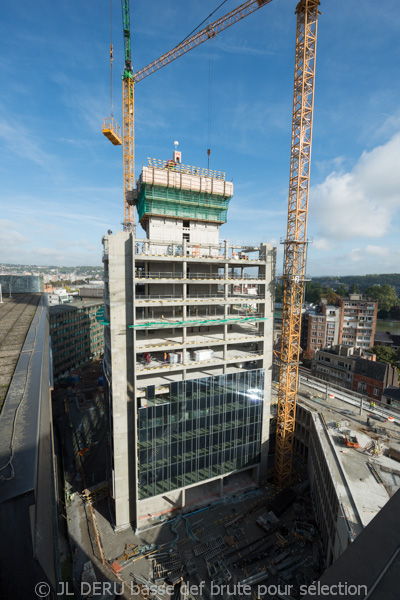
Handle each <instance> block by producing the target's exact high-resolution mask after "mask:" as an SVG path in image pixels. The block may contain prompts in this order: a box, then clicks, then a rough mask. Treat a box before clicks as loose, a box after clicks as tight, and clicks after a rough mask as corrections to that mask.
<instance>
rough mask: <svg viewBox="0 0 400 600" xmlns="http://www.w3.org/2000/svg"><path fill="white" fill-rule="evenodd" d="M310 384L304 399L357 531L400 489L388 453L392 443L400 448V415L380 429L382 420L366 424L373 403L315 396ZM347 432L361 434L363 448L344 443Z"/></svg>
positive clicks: (301, 397) (397, 472)
mask: <svg viewBox="0 0 400 600" xmlns="http://www.w3.org/2000/svg"><path fill="white" fill-rule="evenodd" d="M307 389H310V388H309V387H307V386H306V385H301V386H300V394H299V402H300V404H302V405H303V406H306V407H307V408H308V409H309V410H311V412H312V415H313V420H314V422H315V424H316V428H317V431H318V432H319V437H320V440H321V443H322V445H323V448H324V453H325V457H326V460H327V465H328V468H329V469H330V471H331V473H332V474H333V476H334V480H335V487H336V490H337V492H338V496H339V498H340V500H341V502H342V504H343V506H344V508H345V513H346V515H347V517H348V520H349V523H350V524H351V529H352V530H353V533H354V535H358V534H359V533H360V532H361V531H362V530H363V528H365V527H366V526H367V525H368V523H369V522H370V521H371V520H372V519H373V518H374V516H375V515H376V514H377V513H378V512H379V511H380V509H381V508H382V507H383V506H384V505H385V504H386V503H387V502H388V500H389V499H390V498H391V497H392V496H393V495H394V493H395V492H396V491H397V490H398V489H399V488H400V465H399V464H398V463H397V462H396V461H395V460H394V459H392V458H390V457H389V456H385V451H386V449H388V448H389V447H390V448H393V449H394V450H396V451H399V449H400V431H399V424H400V420H399V419H398V418H396V419H395V420H394V421H392V422H385V423H384V427H382V428H381V430H380V433H379V434H377V433H374V431H373V429H374V428H375V429H376V425H380V423H378V424H371V425H372V426H368V425H367V419H368V415H369V413H370V410H369V404H367V406H366V410H364V409H363V410H362V411H361V412H360V409H359V408H358V407H355V406H354V405H351V404H349V403H347V402H345V401H343V400H340V399H339V398H337V397H335V398H329V400H328V401H326V400H323V397H325V395H323V394H322V393H319V394H316V395H315V396H314V397H313V398H312V399H310V398H308V397H307V392H306V390H307ZM382 425H383V424H382ZM348 431H350V434H351V435H352V436H356V437H357V440H358V443H359V448H349V447H346V446H345V445H343V443H341V441H342V439H343V437H344V434H345V433H346V432H348ZM375 448H376V449H377V451H376V452H374V449H375Z"/></svg>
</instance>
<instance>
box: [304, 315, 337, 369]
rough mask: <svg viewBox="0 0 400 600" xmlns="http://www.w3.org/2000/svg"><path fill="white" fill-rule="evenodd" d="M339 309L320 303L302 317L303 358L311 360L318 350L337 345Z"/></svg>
mask: <svg viewBox="0 0 400 600" xmlns="http://www.w3.org/2000/svg"><path fill="white" fill-rule="evenodd" d="M340 320H341V309H340V307H339V306H334V305H331V304H325V303H322V304H321V305H320V306H319V307H317V308H316V309H309V310H307V311H305V312H304V313H303V317H302V348H303V352H304V356H305V358H312V357H313V356H314V352H315V351H316V350H318V348H327V347H331V346H334V345H336V344H338V342H339V338H340Z"/></svg>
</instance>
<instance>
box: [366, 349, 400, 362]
mask: <svg viewBox="0 0 400 600" xmlns="http://www.w3.org/2000/svg"><path fill="white" fill-rule="evenodd" d="M371 352H373V353H374V354H376V360H377V361H378V362H381V363H386V364H388V365H393V366H397V365H398V364H399V357H398V356H397V352H396V350H393V348H391V347H390V346H373V347H372V348H371Z"/></svg>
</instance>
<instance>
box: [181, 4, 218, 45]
mask: <svg viewBox="0 0 400 600" xmlns="http://www.w3.org/2000/svg"><path fill="white" fill-rule="evenodd" d="M227 1H228V0H224V1H223V2H221V4H220V5H219V6H217V8H216V9H215V10H213V11H212V13H210V14H209V15H208V17H206V18H205V19H204V20H203V21H202V22H201V23H200V25H197V27H195V28H194V29H193V31H191V32H190V33H188V34H187V36H186V37H185V38H184V39H183V40H182V41H181V42H180V43H179V44H177V45H176V46H175V48H177V47H178V46H180V45H181V44H183V42H186V40H187V39H188V38H189V37H190V36H191V35H192V34H193V33H194V32H195V31H196V30H197V29H198V28H199V27H201V26H202V25H203V23H205V22H206V21H207V20H208V19H209V18H210V17H212V16H213V14H214V13H216V12H217V10H218V9H220V8H221V6H223V5H224V4H225V2H227Z"/></svg>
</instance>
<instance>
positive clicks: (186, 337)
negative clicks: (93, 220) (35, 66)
mask: <svg viewBox="0 0 400 600" xmlns="http://www.w3.org/2000/svg"><path fill="white" fill-rule="evenodd" d="M179 158H180V157H179V153H175V154H174V160H173V161H171V160H170V161H159V160H149V164H148V166H146V167H144V168H143V170H142V173H141V175H140V177H139V180H138V189H137V200H136V207H137V211H138V215H139V223H140V225H141V227H142V229H143V230H144V235H140V234H139V233H136V234H135V232H132V233H129V232H118V233H117V234H115V235H107V236H105V237H104V238H103V245H104V255H103V261H104V280H105V310H104V317H103V323H104V325H105V354H104V358H105V360H104V366H105V376H106V379H107V381H108V388H109V415H110V417H109V436H110V465H111V479H112V497H113V499H114V509H115V524H116V527H117V528H123V527H125V526H127V525H128V524H129V523H134V525H135V527H136V528H137V529H141V528H143V527H144V526H145V525H146V524H148V523H150V522H153V520H154V519H157V518H158V517H157V515H159V514H163V513H168V512H171V511H174V510H176V509H186V507H188V506H191V507H193V506H195V505H198V503H199V502H206V503H207V502H209V501H210V498H212V497H221V495H222V494H223V493H224V490H225V489H226V484H227V483H228V482H229V481H231V480H232V478H233V477H236V476H237V475H238V474H241V476H242V479H241V481H243V478H246V477H247V479H248V480H249V481H252V482H254V483H256V482H258V481H259V478H260V477H261V476H263V475H265V473H266V461H267V454H268V435H269V412H270V411H269V407H270V393H271V369H272V329H273V281H274V280H275V256H276V251H275V248H273V247H272V246H271V245H270V244H266V243H262V244H258V245H254V246H253V245H241V244H239V245H237V244H230V243H229V242H228V241H226V240H224V241H221V240H220V238H219V229H220V226H221V225H222V224H223V223H225V222H226V219H227V210H228V205H229V201H230V199H231V198H232V195H233V184H232V183H230V182H228V181H226V179H225V174H224V173H220V172H216V171H210V170H207V169H201V168H195V167H191V166H186V165H181V164H180V160H179ZM249 285H251V287H249ZM249 289H251V290H252V292H251V294H249V293H248V290H249ZM238 481H239V480H238Z"/></svg>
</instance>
